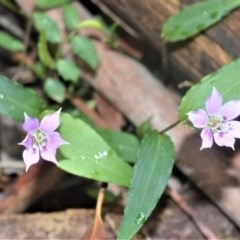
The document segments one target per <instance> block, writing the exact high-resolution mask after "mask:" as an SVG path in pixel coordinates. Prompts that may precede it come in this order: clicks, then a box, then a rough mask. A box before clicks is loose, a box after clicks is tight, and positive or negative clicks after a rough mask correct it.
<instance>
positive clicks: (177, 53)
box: [91, 0, 240, 82]
mask: <svg viewBox="0 0 240 240" xmlns="http://www.w3.org/2000/svg"><path fill="white" fill-rule="evenodd" d="M91 1H92V2H93V3H95V4H96V5H98V6H99V7H100V8H101V9H102V10H103V11H105V12H106V14H108V12H113V13H115V15H117V16H118V17H119V18H121V19H123V20H124V22H125V23H128V25H129V26H131V27H132V28H133V29H134V30H136V31H137V32H138V33H139V35H140V38H141V39H142V38H143V39H145V41H147V42H149V43H150V44H151V45H152V46H153V47H154V48H155V49H156V50H158V52H160V53H163V52H167V54H166V56H165V57H166V59H165V60H164V61H163V62H162V63H163V64H164V62H167V66H162V69H165V70H166V75H167V76H168V77H169V81H171V80H172V79H176V80H177V81H178V82H179V81H183V80H185V79H186V78H187V79H188V80H193V81H199V79H200V78H201V77H202V76H204V75H206V74H209V73H211V72H213V71H215V70H216V69H218V68H219V67H221V66H223V65H225V64H227V63H229V62H230V61H231V60H232V59H235V58H237V57H239V55H240V45H239V41H238V39H239V37H240V27H239V24H238V23H239V21H240V10H239V9H238V10H235V11H234V12H232V13H231V14H230V15H229V16H228V17H226V18H225V19H223V20H222V21H221V23H219V24H216V25H215V26H213V27H211V28H210V29H209V30H207V31H205V32H204V33H202V34H200V35H199V36H197V37H195V38H192V39H190V40H188V41H185V42H181V43H174V44H167V45H165V44H164V41H163V39H162V38H161V36H160V30H161V28H162V26H163V24H164V22H165V21H166V20H167V18H168V17H170V16H171V15H172V14H174V13H176V12H177V11H178V10H180V9H182V8H183V7H184V6H186V5H188V4H190V3H193V2H197V1H196V0H170V1H163V0H149V1H145V0H119V1H111V0H101V1H100V0H91ZM106 9H107V11H106ZM110 17H111V16H110ZM163 55H165V54H163ZM159 62H160V59H159Z"/></svg>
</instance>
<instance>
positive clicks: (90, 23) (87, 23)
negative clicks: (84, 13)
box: [77, 19, 104, 30]
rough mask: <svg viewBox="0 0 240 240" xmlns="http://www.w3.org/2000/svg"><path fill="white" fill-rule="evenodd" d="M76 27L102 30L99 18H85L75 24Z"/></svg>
mask: <svg viewBox="0 0 240 240" xmlns="http://www.w3.org/2000/svg"><path fill="white" fill-rule="evenodd" d="M77 28H94V29H97V30H103V29H104V26H103V24H102V23H101V21H100V20H99V19H86V20H84V21H81V22H80V23H79V24H78V25H77Z"/></svg>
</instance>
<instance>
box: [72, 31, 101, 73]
mask: <svg viewBox="0 0 240 240" xmlns="http://www.w3.org/2000/svg"><path fill="white" fill-rule="evenodd" d="M71 45H72V48H73V51H74V53H75V54H76V55H77V56H78V57H79V58H81V59H82V60H83V61H84V62H86V63H87V64H88V65H89V66H90V67H91V68H92V69H93V70H95V69H96V68H97V66H98V55H97V51H96V48H95V46H94V45H93V43H92V42H91V41H90V40H89V39H88V38H87V37H84V36H75V37H73V38H72V39H71Z"/></svg>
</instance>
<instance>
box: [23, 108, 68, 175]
mask: <svg viewBox="0 0 240 240" xmlns="http://www.w3.org/2000/svg"><path fill="white" fill-rule="evenodd" d="M60 112H61V109H59V110H58V111H56V112H54V113H51V114H47V115H46V116H45V117H43V119H42V121H41V123H39V120H38V119H37V118H31V117H29V116H28V115H27V114H26V113H24V116H25V121H24V123H23V129H24V130H25V131H26V132H27V136H26V137H25V139H24V140H23V141H22V142H20V143H19V144H20V145H23V146H25V147H26V149H25V150H24V151H23V160H24V162H25V164H26V171H27V170H28V169H29V167H30V166H31V165H33V164H35V163H37V162H38V161H39V160H40V157H41V158H42V159H44V160H47V161H50V162H53V163H57V160H56V150H57V148H59V147H60V146H61V145H63V144H67V142H66V141H64V139H63V138H62V137H61V135H60V134H59V133H58V132H56V131H55V130H56V129H57V128H58V127H59V124H60Z"/></svg>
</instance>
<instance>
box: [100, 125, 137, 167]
mask: <svg viewBox="0 0 240 240" xmlns="http://www.w3.org/2000/svg"><path fill="white" fill-rule="evenodd" d="M97 132H98V133H99V134H100V135H101V136H102V138H103V139H104V140H105V141H106V142H107V143H108V144H109V145H110V146H111V147H112V148H113V149H114V151H115V152H116V153H117V154H118V156H119V157H121V158H122V159H124V160H125V161H127V162H132V163H133V162H135V161H136V158H137V152H138V149H139V140H138V139H137V138H136V137H135V136H134V135H132V134H130V133H125V132H119V131H113V130H106V129H97Z"/></svg>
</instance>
